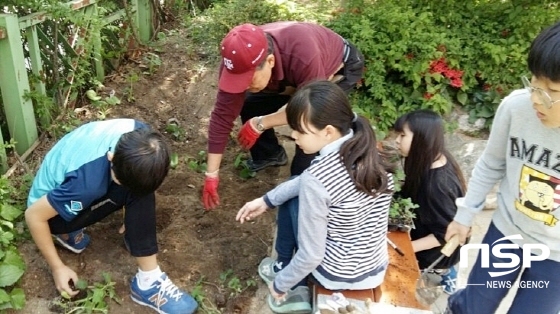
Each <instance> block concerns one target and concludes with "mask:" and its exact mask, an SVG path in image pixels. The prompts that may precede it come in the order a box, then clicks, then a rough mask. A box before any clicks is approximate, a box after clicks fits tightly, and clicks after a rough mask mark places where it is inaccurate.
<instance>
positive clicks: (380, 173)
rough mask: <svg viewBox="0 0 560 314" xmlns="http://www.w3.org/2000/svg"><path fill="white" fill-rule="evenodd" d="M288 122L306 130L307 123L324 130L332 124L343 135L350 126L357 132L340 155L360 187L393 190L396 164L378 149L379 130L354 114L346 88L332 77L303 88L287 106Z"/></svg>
mask: <svg viewBox="0 0 560 314" xmlns="http://www.w3.org/2000/svg"><path fill="white" fill-rule="evenodd" d="M286 116H287V118H288V124H289V125H290V127H291V128H292V129H293V130H296V131H298V132H300V133H306V131H305V129H304V128H303V125H304V124H311V125H313V126H314V127H315V128H317V129H319V130H322V129H324V128H325V127H326V126H328V125H331V126H333V127H334V128H336V129H337V130H338V131H339V132H340V134H342V135H343V136H344V135H345V134H348V132H349V131H350V129H353V130H354V136H353V137H352V138H351V139H349V140H348V141H346V142H345V143H344V144H343V145H342V147H341V149H340V158H341V161H342V163H343V164H344V166H345V167H346V170H348V173H349V174H350V177H351V178H352V181H354V184H355V185H356V188H357V189H358V190H360V191H363V192H364V193H367V194H369V195H372V196H377V195H378V194H382V193H391V192H392V191H391V190H390V189H389V187H388V185H389V183H388V176H387V173H388V172H393V171H394V168H393V167H392V166H391V164H390V163H389V162H388V158H387V157H386V156H384V154H383V153H382V152H379V151H378V149H377V140H376V138H375V133H374V132H373V129H372V128H371V125H370V124H369V121H368V120H367V119H365V118H363V117H358V116H356V118H355V116H354V112H352V108H351V107H350V102H349V101H348V97H347V96H346V94H345V93H344V91H343V90H342V89H341V88H340V87H339V86H338V85H336V84H334V83H332V82H329V81H315V82H311V83H309V84H307V85H305V86H304V87H302V88H300V89H299V90H298V91H297V92H296V94H295V95H294V96H293V97H292V99H291V100H290V102H289V103H288V106H287V107H286Z"/></svg>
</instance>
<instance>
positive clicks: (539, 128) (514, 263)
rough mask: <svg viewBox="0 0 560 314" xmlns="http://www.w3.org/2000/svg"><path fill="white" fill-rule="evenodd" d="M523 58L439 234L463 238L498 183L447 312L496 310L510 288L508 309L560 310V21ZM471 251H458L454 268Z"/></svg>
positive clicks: (513, 313)
mask: <svg viewBox="0 0 560 314" xmlns="http://www.w3.org/2000/svg"><path fill="white" fill-rule="evenodd" d="M527 62H528V66H529V70H530V72H531V77H530V78H527V77H523V78H522V81H523V85H524V86H525V89H522V90H516V91H513V92H512V93H511V94H510V95H509V96H507V97H506V98H504V100H503V101H502V103H501V104H500V106H499V107H498V110H497V112H496V115H495V117H494V122H493V124H492V130H491V133H490V138H489V139H488V144H487V147H486V149H485V150H484V152H483V153H482V155H481V156H480V158H479V159H478V161H477V163H476V165H475V168H474V170H473V172H472V177H471V179H470V181H469V184H468V188H467V193H466V195H465V197H462V198H458V199H457V200H456V204H457V208H458V210H457V214H456V215H455V217H454V221H453V222H452V223H451V224H450V225H449V227H448V229H447V233H446V236H445V238H446V240H448V239H449V238H451V237H452V236H453V235H455V234H458V235H459V237H460V240H461V243H465V239H466V238H467V235H468V233H469V231H470V226H471V224H472V221H473V219H474V216H475V215H476V214H477V213H478V212H480V211H481V210H482V208H483V206H484V201H485V197H486V195H487V194H488V192H489V191H490V190H491V189H492V187H493V186H494V185H495V184H496V183H499V192H498V208H497V210H496V211H495V213H494V216H493V218H492V222H491V224H490V227H489V229H488V231H487V233H486V235H485V236H484V239H483V241H482V245H479V246H478V247H477V249H479V250H480V252H479V256H478V258H477V261H476V263H475V264H474V266H473V268H472V270H471V272H470V274H469V278H468V283H467V286H466V287H465V288H464V289H461V290H458V291H457V292H456V293H455V294H454V295H452V296H450V297H449V300H448V308H447V311H446V313H453V314H463V313H477V314H484V313H495V312H496V310H497V309H498V307H499V305H500V303H501V302H502V300H503V298H504V297H505V295H506V294H507V293H508V291H509V290H510V289H511V288H512V287H514V286H517V287H518V290H517V293H516V295H515V297H514V300H513V303H512V304H511V306H510V308H509V310H508V313H509V314H525V313H533V312H535V313H539V314H542V313H550V314H557V313H559V312H560V298H559V297H558V291H560V224H559V223H558V219H559V217H560V211H557V210H558V208H559V207H560V22H557V23H556V24H554V25H552V26H551V27H549V28H547V29H545V30H544V31H542V32H541V33H540V34H539V35H538V36H537V37H536V38H535V40H534V41H533V42H532V44H531V47H530V50H529V56H528V59H527ZM470 248H473V245H472V244H469V245H468V246H464V247H462V248H461V261H460V267H461V266H462V267H466V264H467V261H466V256H467V254H463V253H467V251H468V249H470ZM463 255H464V256H465V257H463ZM517 279H518V280H519V281H517V282H516V280H517Z"/></svg>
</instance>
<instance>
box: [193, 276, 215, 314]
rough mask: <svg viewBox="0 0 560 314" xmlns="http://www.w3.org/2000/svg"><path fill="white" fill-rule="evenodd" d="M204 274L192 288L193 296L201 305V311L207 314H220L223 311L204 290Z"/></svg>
mask: <svg viewBox="0 0 560 314" xmlns="http://www.w3.org/2000/svg"><path fill="white" fill-rule="evenodd" d="M203 284H205V282H204V276H201V277H200V279H198V280H197V281H196V283H195V286H194V288H193V289H192V290H191V296H192V297H193V298H194V299H195V300H196V302H197V303H198V306H199V312H201V313H205V314H220V313H222V312H221V311H220V310H219V309H218V307H217V306H216V305H215V304H214V303H213V302H211V301H210V300H209V299H208V297H207V296H206V293H205V292H204V288H203Z"/></svg>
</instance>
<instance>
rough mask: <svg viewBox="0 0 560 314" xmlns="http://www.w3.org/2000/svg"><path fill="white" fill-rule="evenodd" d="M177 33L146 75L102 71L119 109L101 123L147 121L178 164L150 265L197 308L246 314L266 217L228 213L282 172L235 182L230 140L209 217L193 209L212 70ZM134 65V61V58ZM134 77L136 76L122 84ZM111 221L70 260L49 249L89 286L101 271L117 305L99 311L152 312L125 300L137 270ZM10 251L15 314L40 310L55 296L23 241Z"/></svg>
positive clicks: (162, 203) (92, 114)
mask: <svg viewBox="0 0 560 314" xmlns="http://www.w3.org/2000/svg"><path fill="white" fill-rule="evenodd" d="M186 37H187V36H186V34H184V33H182V31H181V30H174V31H173V32H172V33H169V35H168V36H167V38H166V39H165V40H163V41H162V42H158V45H159V46H158V47H157V50H158V51H159V52H156V53H157V54H158V55H159V57H160V59H161V65H160V66H159V67H158V68H157V69H156V70H155V71H154V73H153V74H149V71H148V70H149V69H148V66H149V65H147V64H143V63H142V61H138V62H129V63H128V64H126V65H124V66H122V67H121V68H119V69H118V71H116V72H115V73H113V74H111V76H109V77H108V79H107V80H106V82H104V84H105V88H104V92H106V93H110V92H111V91H114V92H115V95H116V96H117V97H119V98H120V99H121V101H122V103H121V104H120V105H117V106H113V107H111V108H110V110H108V111H107V112H105V113H106V117H107V118H117V117H130V118H137V119H140V120H143V121H145V122H147V123H149V124H150V125H152V127H154V128H156V129H158V130H160V131H161V132H162V133H164V134H166V137H167V139H168V142H169V144H170V145H171V147H172V150H173V152H175V153H177V154H178V156H179V165H178V166H177V168H175V169H172V170H171V171H170V173H169V175H168V177H167V178H166V180H165V182H164V183H163V185H162V186H161V187H160V188H159V190H158V191H157V229H158V244H159V248H160V252H159V255H158V259H159V263H160V266H161V268H162V269H163V271H165V272H167V273H168V275H169V276H170V278H171V279H172V280H173V281H174V283H175V284H177V285H178V286H179V287H181V288H182V289H185V290H187V291H189V292H191V291H193V289H195V288H197V287H198V288H197V289H201V290H200V291H201V293H202V294H200V295H201V296H202V297H203V303H204V304H205V305H206V307H207V308H213V307H216V308H217V309H218V311H217V312H213V313H250V312H254V310H250V309H249V308H250V300H251V298H252V297H254V295H255V292H256V291H257V287H258V286H261V288H262V285H263V284H262V283H261V281H260V279H259V278H258V274H257V266H258V264H259V262H260V260H261V259H262V258H263V257H265V256H267V255H268V254H270V251H271V245H272V240H273V239H272V237H273V230H274V217H275V216H274V215H275V213H274V212H271V213H269V214H264V215H262V216H261V217H260V218H258V219H257V220H256V221H254V222H252V223H245V224H243V225H241V224H239V223H238V222H236V221H235V215H236V213H237V210H238V209H239V208H241V206H242V205H243V204H244V203H245V202H247V201H250V200H252V199H254V198H256V197H259V196H261V195H262V194H264V193H265V192H266V191H267V190H269V189H271V188H273V187H274V186H275V185H277V184H278V183H280V182H282V181H283V180H285V179H286V178H287V177H288V172H289V170H288V169H287V168H288V166H284V167H280V168H273V169H266V170H264V171H261V172H259V173H258V175H257V176H256V177H255V178H252V179H249V180H244V179H242V178H241V177H240V175H239V170H238V169H235V166H234V160H235V158H236V157H237V156H238V155H239V154H242V153H244V152H243V151H242V150H240V148H239V146H238V145H237V143H236V141H235V140H234V137H232V138H231V140H230V143H229V144H228V148H227V150H226V152H225V155H224V160H223V162H222V167H221V170H220V188H219V192H220V197H221V205H220V206H219V207H218V208H217V209H215V210H213V211H205V210H204V209H203V207H202V204H201V200H200V195H201V186H202V184H203V179H204V175H203V174H202V173H199V172H196V171H194V170H192V169H191V168H190V167H189V166H188V163H187V159H188V158H195V157H196V156H198V154H199V152H200V151H206V149H207V148H206V142H207V125H208V120H209V115H210V112H211V110H212V108H213V105H214V101H215V95H216V91H217V87H216V86H217V71H216V70H217V66H216V65H215V63H213V62H209V61H205V60H201V59H200V58H199V57H198V56H197V55H196V54H194V53H193V52H192V51H193V49H192V47H188V43H187V41H186V40H185V38H186ZM136 60H142V58H141V55H140V57H138V58H137V59H136ZM142 72H145V73H144V74H143V73H142ZM134 73H136V74H134ZM134 75H137V76H138V80H137V81H136V82H132V83H131V81H134V80H133V79H131V78H133V77H134ZM101 96H103V95H101ZM132 98H134V100H133V99H132ZM129 100H130V101H129ZM97 111H98V110H97V109H96V108H94V107H92V106H85V107H82V108H81V110H79V116H80V118H81V119H82V120H84V122H85V121H87V120H94V119H97V118H98V116H97V114H98V112H97ZM169 121H173V122H174V123H176V124H178V126H179V130H180V133H179V135H180V136H176V135H177V134H171V133H169V132H166V125H167V124H168V122H169ZM237 128H238V126H237ZM235 134H236V133H235V132H232V135H235ZM178 138H179V139H178ZM53 143H54V140H52V139H51V140H49V139H45V140H44V141H43V143H42V144H41V146H40V147H39V148H38V149H37V150H36V151H35V152H34V154H33V156H32V157H31V159H35V160H40V159H41V156H42V154H44V153H45V152H46V151H47V150H48V148H49V147H50V146H51V145H52V144H53ZM121 223H122V215H121V214H120V213H117V214H114V215H112V216H110V217H108V218H107V219H106V220H105V221H103V222H101V223H98V224H96V225H94V226H91V227H89V228H87V230H86V232H87V233H89V234H90V235H91V238H92V242H91V244H90V246H89V247H88V248H87V249H86V250H85V251H84V252H83V253H81V254H79V255H76V254H72V253H69V252H68V251H66V250H64V249H60V248H59V249H58V252H59V254H60V256H61V257H62V259H63V261H64V262H65V263H66V264H67V265H69V266H70V267H72V268H73V269H74V270H75V271H76V272H77V273H78V275H79V276H80V278H83V279H86V280H88V281H89V283H90V284H92V283H94V282H101V281H102V278H103V277H102V274H103V273H109V274H110V276H111V278H112V280H113V281H114V282H115V283H116V292H117V294H118V296H119V297H120V298H122V302H121V304H116V303H114V302H111V303H110V305H109V313H119V314H120V313H138V314H142V313H153V311H152V310H149V309H148V308H146V307H143V306H140V305H137V304H136V303H134V302H132V301H131V299H130V297H129V282H130V280H131V278H132V276H133V275H134V274H135V273H136V270H137V267H136V264H135V261H134V259H133V258H132V257H131V256H130V255H129V254H128V252H127V251H126V249H125V247H124V244H123V237H122V235H121V234H119V233H118V230H119V227H120V225H121ZM20 250H21V251H22V253H23V255H24V258H25V261H26V264H27V270H26V272H25V275H24V277H23V289H24V290H25V293H26V296H27V300H28V301H27V305H26V308H25V309H24V311H22V312H21V313H34V314H35V313H49V309H52V307H51V306H50V303H51V301H52V300H53V299H54V298H55V297H57V296H58V293H57V291H56V288H55V286H54V283H53V280H52V277H51V274H50V271H49V268H48V265H47V264H46V263H45V261H44V259H43V258H42V256H41V255H40V253H39V251H38V250H37V248H36V246H35V245H34V243H33V242H32V241H31V240H29V241H26V242H25V243H23V244H22V245H21V247H20ZM237 280H238V281H237ZM235 290H237V291H235ZM199 313H210V312H209V311H199Z"/></svg>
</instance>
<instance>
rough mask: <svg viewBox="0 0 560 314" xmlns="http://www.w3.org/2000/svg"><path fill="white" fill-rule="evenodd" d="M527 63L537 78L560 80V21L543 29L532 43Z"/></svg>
mask: <svg viewBox="0 0 560 314" xmlns="http://www.w3.org/2000/svg"><path fill="white" fill-rule="evenodd" d="M527 65H528V66H529V70H530V71H531V73H532V74H533V75H534V76H536V77H537V78H542V77H544V78H548V79H549V80H551V81H553V82H560V21H559V22H557V23H556V24H554V25H552V26H550V27H548V28H547V29H545V30H544V31H542V32H541V33H540V34H539V35H538V36H537V37H536V38H535V40H533V42H532V43H531V48H530V49H529V56H528V58H527Z"/></svg>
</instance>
